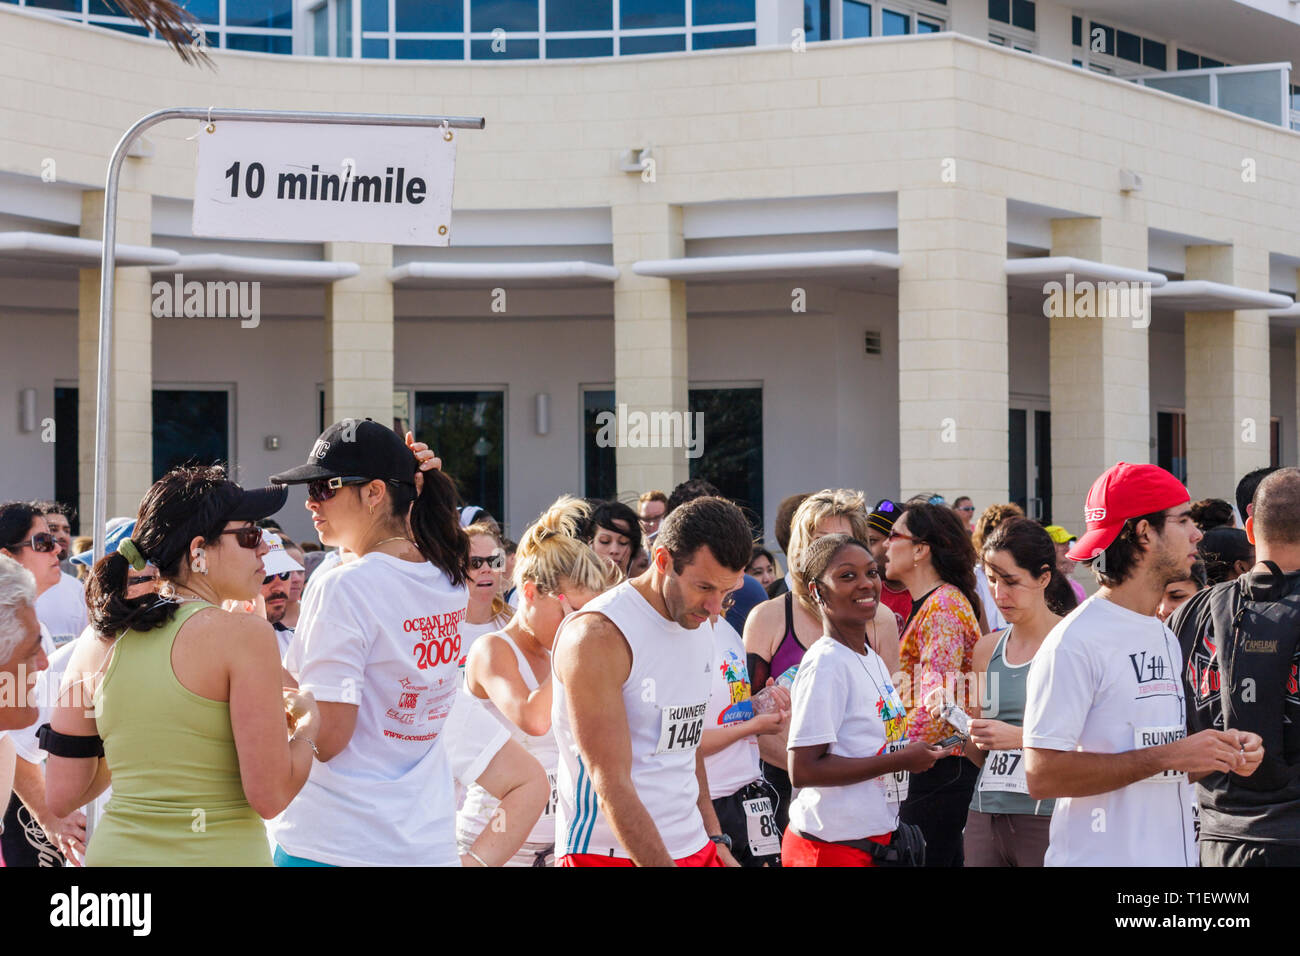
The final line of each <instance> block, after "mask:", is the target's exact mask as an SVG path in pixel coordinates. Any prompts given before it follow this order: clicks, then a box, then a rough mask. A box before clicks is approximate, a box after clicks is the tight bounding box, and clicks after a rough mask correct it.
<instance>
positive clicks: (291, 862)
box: [272, 846, 334, 867]
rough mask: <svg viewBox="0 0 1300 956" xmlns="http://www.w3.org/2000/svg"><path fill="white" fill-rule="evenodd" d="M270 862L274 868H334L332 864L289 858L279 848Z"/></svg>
mask: <svg viewBox="0 0 1300 956" xmlns="http://www.w3.org/2000/svg"><path fill="white" fill-rule="evenodd" d="M272 861H273V862H274V863H275V865H276V866H328V867H333V866H334V864H333V863H317V862H316V861H315V860H305V859H303V858H302V857H300V856H290V855H289V854H288V853H285V852H284V850H282V849H280V847H279V846H276V848H275V856H274V857H272Z"/></svg>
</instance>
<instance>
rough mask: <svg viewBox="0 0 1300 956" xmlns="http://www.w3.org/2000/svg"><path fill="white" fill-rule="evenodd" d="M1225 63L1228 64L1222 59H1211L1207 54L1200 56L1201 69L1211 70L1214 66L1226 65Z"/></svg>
mask: <svg viewBox="0 0 1300 956" xmlns="http://www.w3.org/2000/svg"><path fill="white" fill-rule="evenodd" d="M1227 65H1228V64H1226V63H1224V62H1223V61H1222V60H1213V59H1210V57H1208V56H1203V57H1201V69H1202V70H1212V69H1215V68H1217V67H1220V66H1227Z"/></svg>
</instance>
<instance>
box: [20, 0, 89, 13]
mask: <svg viewBox="0 0 1300 956" xmlns="http://www.w3.org/2000/svg"><path fill="white" fill-rule="evenodd" d="M27 5H28V6H29V7H40V8H41V9H42V10H67V11H68V12H70V13H80V12H81V0H27Z"/></svg>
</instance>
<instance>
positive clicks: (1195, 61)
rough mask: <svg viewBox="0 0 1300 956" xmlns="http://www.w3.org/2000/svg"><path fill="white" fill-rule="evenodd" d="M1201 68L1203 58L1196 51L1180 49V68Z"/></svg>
mask: <svg viewBox="0 0 1300 956" xmlns="http://www.w3.org/2000/svg"><path fill="white" fill-rule="evenodd" d="M1200 68H1201V58H1200V57H1199V56H1197V55H1196V54H1195V53H1189V52H1187V51H1186V50H1179V51H1178V69H1180V70H1199V69H1200Z"/></svg>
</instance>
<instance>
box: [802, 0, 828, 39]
mask: <svg viewBox="0 0 1300 956" xmlns="http://www.w3.org/2000/svg"><path fill="white" fill-rule="evenodd" d="M803 35H804V39H805V40H829V39H830V38H831V0H804V4H803Z"/></svg>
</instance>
